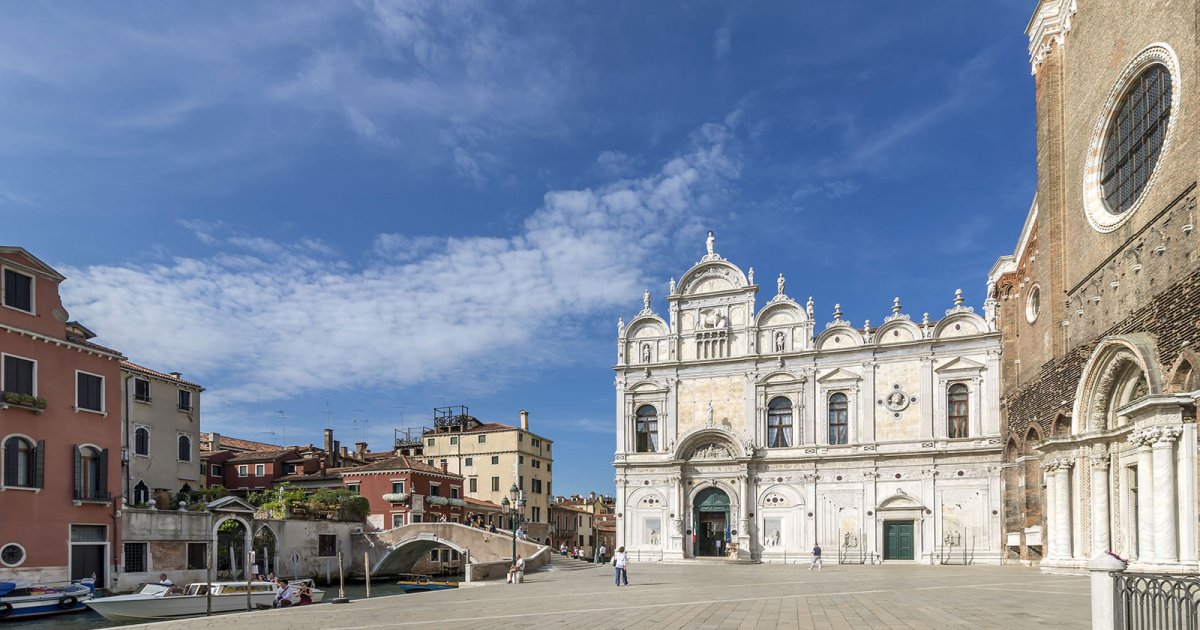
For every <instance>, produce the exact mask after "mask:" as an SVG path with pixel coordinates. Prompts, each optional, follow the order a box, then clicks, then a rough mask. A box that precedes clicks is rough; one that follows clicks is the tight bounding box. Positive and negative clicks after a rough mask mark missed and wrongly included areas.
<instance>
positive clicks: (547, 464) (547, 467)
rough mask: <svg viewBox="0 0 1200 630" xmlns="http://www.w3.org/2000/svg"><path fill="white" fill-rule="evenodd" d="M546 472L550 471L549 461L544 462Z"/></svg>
mask: <svg viewBox="0 0 1200 630" xmlns="http://www.w3.org/2000/svg"><path fill="white" fill-rule="evenodd" d="M546 472H550V462H546Z"/></svg>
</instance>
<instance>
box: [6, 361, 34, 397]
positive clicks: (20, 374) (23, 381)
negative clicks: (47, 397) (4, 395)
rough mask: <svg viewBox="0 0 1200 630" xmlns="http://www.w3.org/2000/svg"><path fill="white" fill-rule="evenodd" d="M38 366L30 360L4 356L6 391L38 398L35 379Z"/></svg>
mask: <svg viewBox="0 0 1200 630" xmlns="http://www.w3.org/2000/svg"><path fill="white" fill-rule="evenodd" d="M36 365H37V364H36V363H34V362H33V361H30V360H29V359H22V358H21V357H14V356H12V355H11V354H6V355H4V391H6V392H13V393H16V394H29V395H30V396H36V395H37V387H36V385H35V383H34V378H33V377H34V371H35V370H34V368H35V366H36Z"/></svg>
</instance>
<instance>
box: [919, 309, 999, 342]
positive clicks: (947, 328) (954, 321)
mask: <svg viewBox="0 0 1200 630" xmlns="http://www.w3.org/2000/svg"><path fill="white" fill-rule="evenodd" d="M986 332H988V325H987V320H985V319H984V318H982V317H980V316H978V315H976V314H975V313H970V312H966V311H963V312H958V313H953V314H950V315H947V316H946V317H944V318H942V321H940V322H938V323H937V325H936V326H934V327H933V336H934V338H935V339H949V338H952V337H967V336H970V335H982V334H983V333H986Z"/></svg>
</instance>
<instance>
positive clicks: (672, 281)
mask: <svg viewBox="0 0 1200 630" xmlns="http://www.w3.org/2000/svg"><path fill="white" fill-rule="evenodd" d="M667 289H669V290H670V292H671V295H675V276H671V283H670V284H668V285H667Z"/></svg>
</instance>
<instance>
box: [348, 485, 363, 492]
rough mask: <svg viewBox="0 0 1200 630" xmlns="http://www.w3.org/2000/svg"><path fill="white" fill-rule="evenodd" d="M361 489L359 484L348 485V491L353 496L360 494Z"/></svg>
mask: <svg viewBox="0 0 1200 630" xmlns="http://www.w3.org/2000/svg"><path fill="white" fill-rule="evenodd" d="M359 488H361V486H360V485H359V484H357V483H348V484H346V489H347V490H349V491H350V492H351V493H352V494H359V492H358V491H359Z"/></svg>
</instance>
